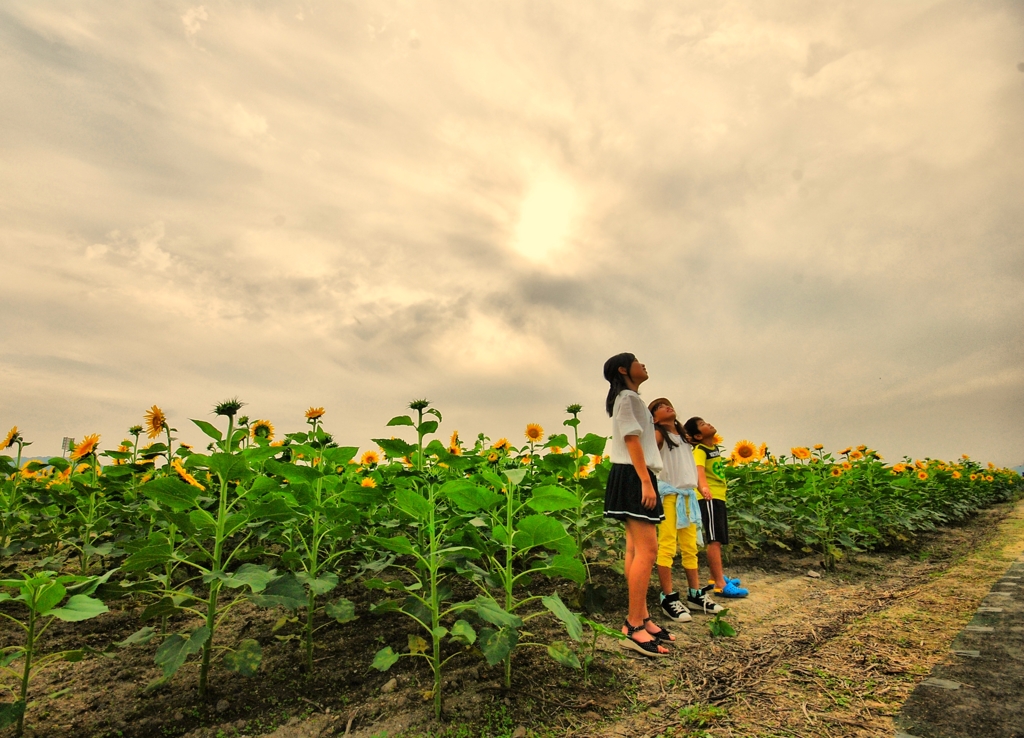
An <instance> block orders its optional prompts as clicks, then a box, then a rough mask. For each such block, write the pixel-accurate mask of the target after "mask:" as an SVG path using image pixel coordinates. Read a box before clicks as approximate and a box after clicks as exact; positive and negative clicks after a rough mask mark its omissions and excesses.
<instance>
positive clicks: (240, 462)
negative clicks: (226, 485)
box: [210, 454, 252, 482]
mask: <svg viewBox="0 0 1024 738" xmlns="http://www.w3.org/2000/svg"><path fill="white" fill-rule="evenodd" d="M210 471H212V472H213V473H215V474H217V475H219V476H220V477H221V479H223V480H225V481H228V482H231V481H234V480H244V479H247V478H248V477H249V476H250V475H251V474H252V472H251V471H250V470H249V464H248V463H247V462H246V460H245V457H244V456H238V455H236V454H213V455H212V456H211V457H210Z"/></svg>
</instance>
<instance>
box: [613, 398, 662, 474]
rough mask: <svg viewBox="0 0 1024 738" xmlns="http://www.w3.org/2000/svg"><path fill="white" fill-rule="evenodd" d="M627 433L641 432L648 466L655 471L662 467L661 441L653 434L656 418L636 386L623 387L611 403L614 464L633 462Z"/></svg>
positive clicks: (641, 440)
mask: <svg viewBox="0 0 1024 738" xmlns="http://www.w3.org/2000/svg"><path fill="white" fill-rule="evenodd" d="M626 436H639V437H640V448H641V449H643V452H644V462H645V463H646V464H647V468H648V469H650V470H651V471H652V472H654V473H655V474H657V473H659V472H660V471H661V469H662V462H661V452H660V451H658V441H657V440H656V439H655V437H654V421H653V420H652V418H651V411H650V410H648V409H647V405H645V404H644V401H643V400H641V399H640V395H638V394H637V393H636V392H634V391H633V390H622V391H621V392H620V393H619V395H618V397H616V398H615V405H614V406H613V407H612V449H611V453H610V456H611V461H612V463H613V464H630V465H632V463H633V461H632V459H630V458H629V449H627V448H626V441H625V438H626Z"/></svg>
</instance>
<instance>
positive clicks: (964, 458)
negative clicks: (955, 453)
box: [960, 454, 971, 461]
mask: <svg viewBox="0 0 1024 738" xmlns="http://www.w3.org/2000/svg"><path fill="white" fill-rule="evenodd" d="M960 458H961V459H963V460H964V461H969V460H970V458H971V457H970V456H968V455H967V454H960Z"/></svg>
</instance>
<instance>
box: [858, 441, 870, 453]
mask: <svg viewBox="0 0 1024 738" xmlns="http://www.w3.org/2000/svg"><path fill="white" fill-rule="evenodd" d="M867 448H868V447H867V446H865V445H864V444H863V443H862V444H861V445H859V446H858V447H857V450H858V451H866V450H867Z"/></svg>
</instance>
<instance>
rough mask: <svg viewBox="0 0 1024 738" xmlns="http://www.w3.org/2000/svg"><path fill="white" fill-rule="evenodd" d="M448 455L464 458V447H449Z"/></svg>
mask: <svg viewBox="0 0 1024 738" xmlns="http://www.w3.org/2000/svg"><path fill="white" fill-rule="evenodd" d="M448 453H450V454H451V455H452V456H462V447H461V446H449V447H448Z"/></svg>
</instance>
